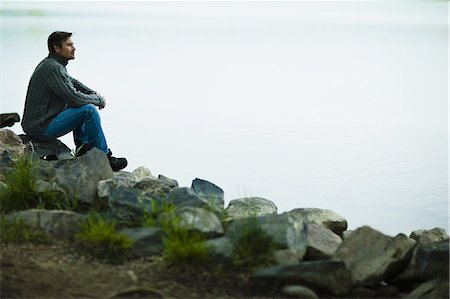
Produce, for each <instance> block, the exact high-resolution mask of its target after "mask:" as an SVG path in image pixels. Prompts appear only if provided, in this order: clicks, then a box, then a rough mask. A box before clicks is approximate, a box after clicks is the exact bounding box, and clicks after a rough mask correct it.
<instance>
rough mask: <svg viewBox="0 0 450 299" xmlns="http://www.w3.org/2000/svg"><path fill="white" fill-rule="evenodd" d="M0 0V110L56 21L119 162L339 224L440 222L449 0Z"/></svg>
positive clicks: (16, 94) (444, 212)
mask: <svg viewBox="0 0 450 299" xmlns="http://www.w3.org/2000/svg"><path fill="white" fill-rule="evenodd" d="M0 5H2V14H1V80H0V90H1V93H0V111H1V112H2V113H4V112H13V111H14V112H19V113H20V114H21V113H22V111H23V104H24V98H25V93H26V88H27V85H28V80H29V78H30V76H31V74H32V72H33V70H34V68H35V67H36V65H37V64H38V63H39V61H40V60H41V59H43V58H44V57H45V56H46V55H47V53H48V51H47V49H46V39H47V37H48V35H49V34H50V33H51V32H53V31H55V30H65V31H70V32H73V33H74V35H73V40H74V42H75V46H76V48H77V52H76V59H75V60H73V61H71V62H70V63H69V65H68V71H69V73H70V74H71V75H72V76H73V77H75V78H77V79H79V80H80V81H81V82H83V83H85V84H86V85H88V86H89V87H91V88H93V89H94V90H97V91H98V92H100V93H102V94H103V95H104V96H105V97H106V98H107V101H108V102H107V107H106V108H105V109H104V110H102V111H101V112H100V114H101V117H102V121H103V125H104V128H105V133H106V135H107V138H108V141H109V146H110V147H111V149H112V150H113V152H114V153H115V155H116V156H126V157H127V158H128V160H129V167H128V168H127V170H129V171H132V170H133V169H135V168H136V167H138V166H141V165H143V166H146V167H148V168H149V169H150V170H151V171H152V173H153V174H154V175H158V174H163V175H166V176H168V177H172V178H174V179H177V180H178V182H179V183H180V185H181V186H190V184H191V181H192V180H193V179H195V178H197V177H198V178H202V179H206V180H209V181H211V182H213V183H215V184H216V185H218V186H220V187H221V188H222V189H224V191H225V198H226V204H227V203H228V202H229V201H230V200H232V199H235V198H240V197H249V196H258V197H264V198H267V199H270V200H272V201H273V202H275V204H276V205H277V206H278V208H279V212H283V211H288V210H291V209H294V208H300V207H317V208H324V209H330V210H333V211H335V212H337V213H339V214H341V215H342V216H344V217H345V218H346V219H347V220H348V222H349V228H350V229H355V228H357V227H360V226H362V225H370V226H371V227H373V228H375V229H378V230H380V231H382V232H384V233H386V234H390V235H395V234H397V233H399V232H403V233H406V234H409V233H410V232H411V231H412V230H414V229H419V228H426V229H431V228H434V227H437V226H439V227H443V228H446V229H447V230H448V81H449V80H448V36H449V30H448V15H447V14H448V3H446V2H428V3H426V2H414V1H412V2H318V3H314V2H282V3H276V2H195V3H192V2H132V3H126V2H46V3H44V2H42V3H40V2H12V1H11V2H8V1H3V2H2V3H1V4H0ZM13 130H14V131H15V132H16V133H22V129H21V127H20V126H19V125H16V126H14V127H13ZM62 140H63V141H64V142H66V143H67V144H68V145H69V146H71V147H73V142H72V140H71V137H70V136H66V137H63V139H62Z"/></svg>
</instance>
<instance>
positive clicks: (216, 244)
mask: <svg viewBox="0 0 450 299" xmlns="http://www.w3.org/2000/svg"><path fill="white" fill-rule="evenodd" d="M205 244H206V246H207V247H208V248H210V255H211V256H212V257H213V258H214V259H216V260H218V261H221V262H223V261H229V260H231V258H232V257H233V250H234V246H233V242H232V241H231V240H230V239H228V238H226V237H221V238H216V239H209V240H206V241H205Z"/></svg>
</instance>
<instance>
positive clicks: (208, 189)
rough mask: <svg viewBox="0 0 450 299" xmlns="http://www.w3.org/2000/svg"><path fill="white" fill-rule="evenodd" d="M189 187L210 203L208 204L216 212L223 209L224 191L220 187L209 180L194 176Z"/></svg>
mask: <svg viewBox="0 0 450 299" xmlns="http://www.w3.org/2000/svg"><path fill="white" fill-rule="evenodd" d="M191 188H192V189H193V190H194V191H195V192H197V194H198V195H199V196H200V197H201V198H203V199H204V200H206V201H208V202H209V203H210V206H211V207H212V208H213V209H214V210H215V211H218V212H221V211H223V210H224V204H225V201H224V192H223V190H222V189H221V188H219V187H218V186H216V185H214V184H213V183H211V182H208V181H205V180H202V179H199V178H196V179H195V180H193V181H192V186H191Z"/></svg>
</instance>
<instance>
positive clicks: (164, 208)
mask: <svg viewBox="0 0 450 299" xmlns="http://www.w3.org/2000/svg"><path fill="white" fill-rule="evenodd" d="M150 204H151V211H146V210H144V217H143V219H142V223H141V225H142V226H144V227H157V226H158V218H159V216H160V215H161V214H166V215H167V214H173V213H174V212H175V205H173V204H172V203H170V202H168V201H162V202H158V201H156V200H154V199H153V198H151V199H150Z"/></svg>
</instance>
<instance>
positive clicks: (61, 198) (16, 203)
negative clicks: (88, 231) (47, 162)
mask: <svg viewBox="0 0 450 299" xmlns="http://www.w3.org/2000/svg"><path fill="white" fill-rule="evenodd" d="M37 163H38V161H36V160H34V159H33V157H32V156H31V155H24V156H21V157H19V158H18V159H17V161H16V163H15V165H14V167H13V169H12V170H11V171H10V172H8V173H7V174H6V179H5V181H4V183H5V185H6V187H4V188H2V189H0V208H1V212H2V213H3V214H6V213H10V212H14V211H20V210H26V209H31V208H41V209H73V207H74V203H72V202H71V201H70V200H69V198H68V197H67V196H65V195H62V194H61V193H60V192H56V191H50V190H49V191H43V192H38V191H37V172H38V165H37Z"/></svg>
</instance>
